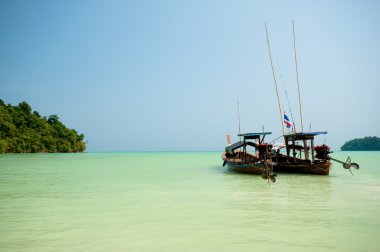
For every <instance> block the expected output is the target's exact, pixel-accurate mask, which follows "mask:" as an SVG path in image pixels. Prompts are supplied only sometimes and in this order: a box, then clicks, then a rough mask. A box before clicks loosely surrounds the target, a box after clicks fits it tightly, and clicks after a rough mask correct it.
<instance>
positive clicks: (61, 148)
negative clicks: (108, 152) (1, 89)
mask: <svg viewBox="0 0 380 252" xmlns="http://www.w3.org/2000/svg"><path fill="white" fill-rule="evenodd" d="M85 149H86V144H85V142H84V135H83V134H78V133H77V131H75V130H71V129H69V128H67V127H66V126H65V125H64V124H63V123H62V122H60V121H59V117H58V115H51V116H49V117H48V119H47V118H46V117H45V116H44V117H41V115H40V114H39V113H38V112H37V111H33V113H32V107H31V106H30V105H29V104H28V103H27V102H21V103H19V104H18V105H17V106H12V105H11V104H8V105H5V103H4V101H3V100H1V99H0V153H7V152H20V153H21V152H82V151H84V150H85Z"/></svg>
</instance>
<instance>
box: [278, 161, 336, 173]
mask: <svg viewBox="0 0 380 252" xmlns="http://www.w3.org/2000/svg"><path fill="white" fill-rule="evenodd" d="M330 167H331V163H330V162H329V161H327V162H322V163H313V164H302V163H277V164H276V165H275V166H274V167H273V171H274V172H278V173H281V172H284V173H303V174H316V175H329V172H330Z"/></svg>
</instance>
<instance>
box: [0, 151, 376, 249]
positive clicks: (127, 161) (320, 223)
mask: <svg viewBox="0 0 380 252" xmlns="http://www.w3.org/2000/svg"><path fill="white" fill-rule="evenodd" d="M348 154H349V155H350V156H351V157H352V159H353V160H354V161H355V162H358V163H359V164H360V165H361V170H359V171H357V172H356V171H354V174H355V176H352V175H351V174H350V173H349V172H348V171H346V170H344V169H343V168H341V165H339V164H335V165H334V167H333V169H332V171H331V173H330V176H312V175H294V174H293V175H292V174H280V175H279V176H278V180H277V182H276V183H275V184H272V185H270V186H269V185H268V183H267V182H266V181H265V180H263V179H261V178H260V177H259V176H254V175H242V174H236V173H232V172H228V171H226V170H225V168H223V167H222V166H221V164H222V161H221V159H220V153H219V152H188V153H187V152H176V153H169V152H156V153H84V154H7V155H0V250H1V251H255V250H258V249H260V250H263V251H379V248H380V169H379V166H380V165H379V164H380V152H346V153H345V152H338V153H335V154H334V157H336V158H340V159H345V158H346V156H347V155H348Z"/></svg>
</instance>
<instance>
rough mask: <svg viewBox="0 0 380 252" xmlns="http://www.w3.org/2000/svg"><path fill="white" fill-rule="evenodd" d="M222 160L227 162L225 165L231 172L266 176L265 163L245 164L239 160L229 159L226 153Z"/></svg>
mask: <svg viewBox="0 0 380 252" xmlns="http://www.w3.org/2000/svg"><path fill="white" fill-rule="evenodd" d="M222 159H223V161H224V162H225V163H224V165H226V166H227V168H228V169H229V170H231V171H235V172H239V173H247V174H257V175H261V174H265V173H267V168H266V165H265V163H263V162H243V161H242V160H241V159H238V158H227V157H226V155H225V153H223V154H222Z"/></svg>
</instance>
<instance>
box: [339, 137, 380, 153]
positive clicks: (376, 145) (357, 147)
mask: <svg viewBox="0 0 380 252" xmlns="http://www.w3.org/2000/svg"><path fill="white" fill-rule="evenodd" d="M340 149H341V150H342V151H378V150H380V138H378V137H364V138H355V139H353V140H350V141H348V142H346V143H345V144H344V145H343V146H342V147H340Z"/></svg>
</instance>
